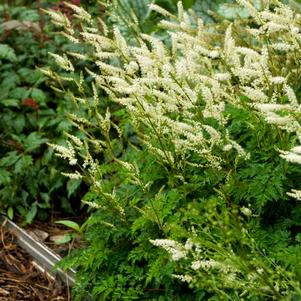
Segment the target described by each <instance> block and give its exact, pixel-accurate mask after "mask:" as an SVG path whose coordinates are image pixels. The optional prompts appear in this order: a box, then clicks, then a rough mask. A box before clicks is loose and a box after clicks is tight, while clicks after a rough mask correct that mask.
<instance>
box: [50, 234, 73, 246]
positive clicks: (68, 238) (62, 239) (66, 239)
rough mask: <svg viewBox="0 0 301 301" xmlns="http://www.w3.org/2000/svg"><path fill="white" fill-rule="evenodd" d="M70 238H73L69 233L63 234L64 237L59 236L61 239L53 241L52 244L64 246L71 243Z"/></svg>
mask: <svg viewBox="0 0 301 301" xmlns="http://www.w3.org/2000/svg"><path fill="white" fill-rule="evenodd" d="M72 238H74V235H73V234H70V233H69V234H65V235H63V236H61V237H59V238H57V239H55V240H54V242H55V243H56V244H58V245H59V244H65V243H67V242H69V241H71V240H72Z"/></svg>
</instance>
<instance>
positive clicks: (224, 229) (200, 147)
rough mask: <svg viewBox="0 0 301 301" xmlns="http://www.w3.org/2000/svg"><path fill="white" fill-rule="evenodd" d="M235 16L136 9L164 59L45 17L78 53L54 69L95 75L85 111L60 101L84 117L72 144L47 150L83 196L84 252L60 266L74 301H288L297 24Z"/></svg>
mask: <svg viewBox="0 0 301 301" xmlns="http://www.w3.org/2000/svg"><path fill="white" fill-rule="evenodd" d="M237 2H238V4H239V5H240V7H243V8H244V9H245V10H246V11H247V13H245V14H244V15H240V16H239V18H235V19H234V20H233V21H229V19H231V18H227V19H224V20H221V21H220V22H219V23H218V24H208V25H205V24H204V22H203V21H202V20H201V19H199V18H198V17H197V15H195V14H194V13H193V12H190V13H188V12H186V11H185V10H184V8H183V5H182V3H181V2H179V3H178V6H177V7H178V14H177V16H175V15H173V14H171V13H170V12H169V11H167V10H165V9H164V8H162V7H160V6H158V5H156V4H151V5H150V8H151V9H152V10H153V11H155V12H156V13H158V14H161V15H163V16H164V17H165V20H162V21H161V22H160V26H161V27H162V28H163V29H164V30H166V31H167V32H168V35H169V37H170V41H171V43H170V45H171V47H170V48H169V46H168V45H169V44H168V42H166V43H167V44H166V45H165V44H164V42H162V41H161V40H160V39H158V38H156V37H154V36H152V35H149V34H145V33H142V32H141V33H139V35H138V36H137V39H136V41H135V42H132V40H129V41H128V40H126V38H125V37H123V35H122V34H121V31H120V30H119V29H118V27H116V26H115V27H113V28H112V29H110V27H109V28H106V30H103V33H102V34H100V33H99V32H98V31H97V30H96V28H98V27H97V26H98V25H97V24H94V20H93V19H92V17H91V16H90V15H89V14H88V13H87V12H86V11H84V10H83V9H81V8H79V7H76V6H72V5H71V6H70V5H69V7H71V8H72V9H74V11H75V12H76V17H77V18H78V19H79V20H81V23H82V24H81V30H80V31H78V30H76V29H75V28H73V27H72V24H71V23H70V22H68V21H67V19H66V18H65V17H64V16H63V15H62V14H59V13H55V12H53V11H49V12H48V13H49V15H50V16H51V17H52V19H53V20H54V21H55V23H56V25H59V26H61V27H62V28H63V30H64V32H65V33H67V34H68V35H69V38H70V40H71V41H73V42H75V43H78V44H79V45H82V44H84V45H89V46H92V47H93V48H94V50H93V51H89V52H81V53H78V54H74V53H73V55H72V56H69V57H68V54H64V55H63V56H59V55H57V56H56V61H57V63H58V65H59V66H60V67H61V68H63V69H64V70H65V71H67V72H68V71H69V70H73V63H74V57H77V58H79V59H80V60H82V61H89V62H95V66H93V68H90V69H89V68H87V69H86V70H83V71H84V72H85V76H86V77H87V78H88V77H89V76H90V77H92V78H93V80H94V81H93V83H92V91H93V95H89V97H88V96H87V95H83V94H80V93H77V92H75V91H73V93H74V94H75V95H74V99H76V100H77V101H78V102H79V103H81V104H85V105H86V112H87V114H90V117H89V118H83V112H79V113H78V114H74V113H73V114H70V117H71V118H72V121H73V122H74V124H75V125H76V126H77V127H78V128H79V129H80V130H81V132H82V138H81V139H74V138H73V139H71V140H70V141H69V142H68V143H69V144H68V147H64V146H62V145H56V144H53V145H52V147H53V148H54V149H55V151H56V152H57V154H58V155H59V156H61V157H64V158H65V159H67V160H68V161H69V162H75V161H76V162H78V164H79V170H78V171H77V172H76V173H73V174H69V176H70V177H73V178H85V180H86V181H87V182H88V183H89V184H90V187H91V188H90V191H89V192H88V193H87V194H86V195H85V197H84V198H83V203H84V204H87V205H88V206H89V207H90V208H91V209H90V210H91V217H90V218H89V219H88V220H87V221H86V223H85V225H83V226H82V228H81V229H82V230H84V229H85V230H84V231H85V232H84V233H85V237H86V240H87V242H88V246H87V247H86V248H84V249H82V250H78V251H76V252H75V253H74V254H73V255H71V256H70V257H69V258H67V259H66V260H65V263H64V264H63V265H64V266H65V267H68V266H75V267H76V268H77V270H78V279H77V280H78V281H77V285H76V286H75V293H76V297H77V299H78V300H81V299H82V298H83V296H85V295H86V294H87V293H88V292H89V293H90V294H91V295H92V296H93V298H94V299H95V300H122V299H132V300H134V299H138V300H139V299H147V300H185V299H188V300H298V299H300V297H301V288H300V281H301V274H300V270H301V267H300V262H299V260H298V259H299V258H300V252H301V246H300V212H301V211H300V210H301V207H300V202H299V200H300V195H301V193H300V191H299V190H298V187H299V185H300V184H299V177H300V167H299V166H298V165H295V164H292V163H300V162H301V160H300V147H299V146H298V144H299V139H300V104H299V100H298V96H299V94H300V58H301V57H300V53H301V52H300V41H301V34H300V30H301V14H300V12H298V11H295V10H294V9H293V8H291V7H290V6H288V5H284V4H283V3H281V2H280V1H277V0H264V1H260V5H257V6H254V5H253V4H252V2H251V1H247V0H238V1H237ZM296 7H297V6H296ZM236 11H237V12H239V10H238V9H236ZM102 26H103V24H102ZM83 76H84V75H83ZM70 78H72V79H73V80H74V81H75V83H76V85H77V86H78V87H79V92H80V91H81V90H82V89H81V87H82V85H83V83H84V80H83V79H81V80H76V79H74V76H73V77H70ZM82 78H83V77H82ZM67 79H68V80H69V78H67ZM65 80H66V78H65ZM61 81H62V82H64V78H61ZM104 93H105V95H104ZM85 114H86V113H85ZM158 247H160V248H158ZM166 251H167V252H166ZM91 275H93V276H91Z"/></svg>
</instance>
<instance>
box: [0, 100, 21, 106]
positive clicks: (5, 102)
mask: <svg viewBox="0 0 301 301" xmlns="http://www.w3.org/2000/svg"><path fill="white" fill-rule="evenodd" d="M0 103H1V104H3V105H4V106H5V107H16V108H18V107H19V104H20V101H19V100H18V99H14V98H8V99H3V100H1V101H0Z"/></svg>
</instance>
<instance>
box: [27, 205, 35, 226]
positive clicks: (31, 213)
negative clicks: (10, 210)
mask: <svg viewBox="0 0 301 301" xmlns="http://www.w3.org/2000/svg"><path fill="white" fill-rule="evenodd" d="M37 212H38V208H37V203H36V202H34V203H33V204H32V205H31V206H30V209H29V210H28V211H27V213H26V215H25V223H26V224H31V223H32V221H33V219H34V218H35V216H36V214H37Z"/></svg>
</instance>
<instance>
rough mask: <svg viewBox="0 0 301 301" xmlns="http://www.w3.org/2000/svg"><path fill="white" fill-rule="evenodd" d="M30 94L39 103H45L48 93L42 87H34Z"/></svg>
mask: <svg viewBox="0 0 301 301" xmlns="http://www.w3.org/2000/svg"><path fill="white" fill-rule="evenodd" d="M30 95H31V97H32V98H33V99H34V100H35V101H37V102H38V103H39V104H45V100H46V95H45V93H44V92H43V91H42V90H41V89H37V88H32V91H31V94H30Z"/></svg>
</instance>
